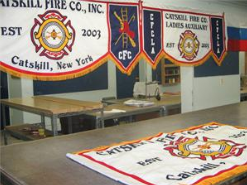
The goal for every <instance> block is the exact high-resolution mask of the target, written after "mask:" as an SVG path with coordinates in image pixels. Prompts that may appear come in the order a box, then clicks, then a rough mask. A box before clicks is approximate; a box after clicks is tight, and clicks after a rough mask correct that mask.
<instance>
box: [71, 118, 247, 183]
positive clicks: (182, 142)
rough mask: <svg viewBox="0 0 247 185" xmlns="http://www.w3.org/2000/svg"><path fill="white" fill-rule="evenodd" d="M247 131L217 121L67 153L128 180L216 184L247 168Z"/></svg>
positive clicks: (246, 129)
mask: <svg viewBox="0 0 247 185" xmlns="http://www.w3.org/2000/svg"><path fill="white" fill-rule="evenodd" d="M246 133H247V128H240V127H239V128H236V127H233V126H229V125H222V124H219V123H215V122H213V123H208V124H205V125H201V126H197V127H193V128H188V129H184V130H180V131H176V132H173V133H160V134H158V135H156V136H152V137H148V138H144V139H140V140H135V141H129V142H123V143H119V144H114V145H112V146H104V147H99V148H95V149H90V150H84V151H81V152H76V153H74V154H72V153H69V154H67V157H68V158H70V159H72V160H74V161H76V162H78V163H80V164H82V165H84V166H86V167H88V168H90V169H93V170H95V171H97V172H99V173H101V174H103V175H105V176H107V177H110V178H112V179H114V180H116V181H120V182H122V183H124V184H131V185H143V184H145V185H154V184H163V185H166V184H167V185H172V184H174V185H175V184H188V185H189V184H216V183H217V182H220V181H224V180H226V178H229V176H236V175H238V174H241V173H243V172H246V171H247V134H246ZM185 164H186V165H185Z"/></svg>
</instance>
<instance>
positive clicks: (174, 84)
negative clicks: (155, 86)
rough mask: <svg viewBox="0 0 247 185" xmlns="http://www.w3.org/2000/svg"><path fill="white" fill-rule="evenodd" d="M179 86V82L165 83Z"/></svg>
mask: <svg viewBox="0 0 247 185" xmlns="http://www.w3.org/2000/svg"><path fill="white" fill-rule="evenodd" d="M177 84H180V82H175V83H165V85H177Z"/></svg>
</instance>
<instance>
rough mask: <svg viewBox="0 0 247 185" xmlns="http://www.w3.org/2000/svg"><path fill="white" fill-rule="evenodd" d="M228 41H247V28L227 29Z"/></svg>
mask: <svg viewBox="0 0 247 185" xmlns="http://www.w3.org/2000/svg"><path fill="white" fill-rule="evenodd" d="M227 33H228V39H235V40H247V29H246V28H235V27H227Z"/></svg>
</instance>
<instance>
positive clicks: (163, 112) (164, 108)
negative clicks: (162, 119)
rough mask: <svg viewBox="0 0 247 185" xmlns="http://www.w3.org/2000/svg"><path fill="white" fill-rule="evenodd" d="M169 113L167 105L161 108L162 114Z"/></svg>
mask: <svg viewBox="0 0 247 185" xmlns="http://www.w3.org/2000/svg"><path fill="white" fill-rule="evenodd" d="M167 115H168V110H167V108H166V107H165V106H163V107H162V108H161V110H160V116H167Z"/></svg>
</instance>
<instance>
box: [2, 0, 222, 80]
mask: <svg viewBox="0 0 247 185" xmlns="http://www.w3.org/2000/svg"><path fill="white" fill-rule="evenodd" d="M0 6H1V7H0V8H1V17H0V20H1V22H0V27H1V29H0V31H1V33H0V49H1V56H0V64H1V66H0V69H1V70H3V71H6V72H9V73H10V74H12V75H15V76H27V77H30V78H33V79H38V80H64V79H69V78H75V77H78V76H82V75H85V74H87V73H89V72H91V71H93V70H95V69H96V68H97V67H99V66H100V65H102V64H103V63H104V62H106V61H108V60H111V61H113V62H114V63H115V64H116V65H117V67H118V68H119V70H121V71H122V72H123V73H126V74H129V75H130V74H131V72H132V71H133V69H134V67H135V66H136V64H137V63H138V62H139V61H140V60H141V59H144V60H145V61H147V62H149V63H150V64H151V65H152V67H153V68H156V66H157V64H158V62H159V61H160V59H161V58H162V57H166V58H168V59H169V60H171V61H172V62H174V63H176V64H178V65H192V66H195V65H199V64H202V63H203V62H205V61H206V60H207V59H208V58H209V57H210V56H213V58H214V60H215V61H216V63H217V64H218V65H220V64H221V62H222V61H223V59H224V56H225V54H226V46H225V24H224V16H221V15H211V14H202V13H195V12H188V11H179V10H170V9H160V8H154V7H144V6H142V3H141V2H136V3H131V2H115V3H114V2H108V1H105V2H96V1H79V0H67V1H66V0H63V1H61V2H60V3H58V1H48V0H47V1H39V0H37V1H26V2H24V1H13V2H12V1H11V2H10V1H0ZM13 12H15V13H13Z"/></svg>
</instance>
